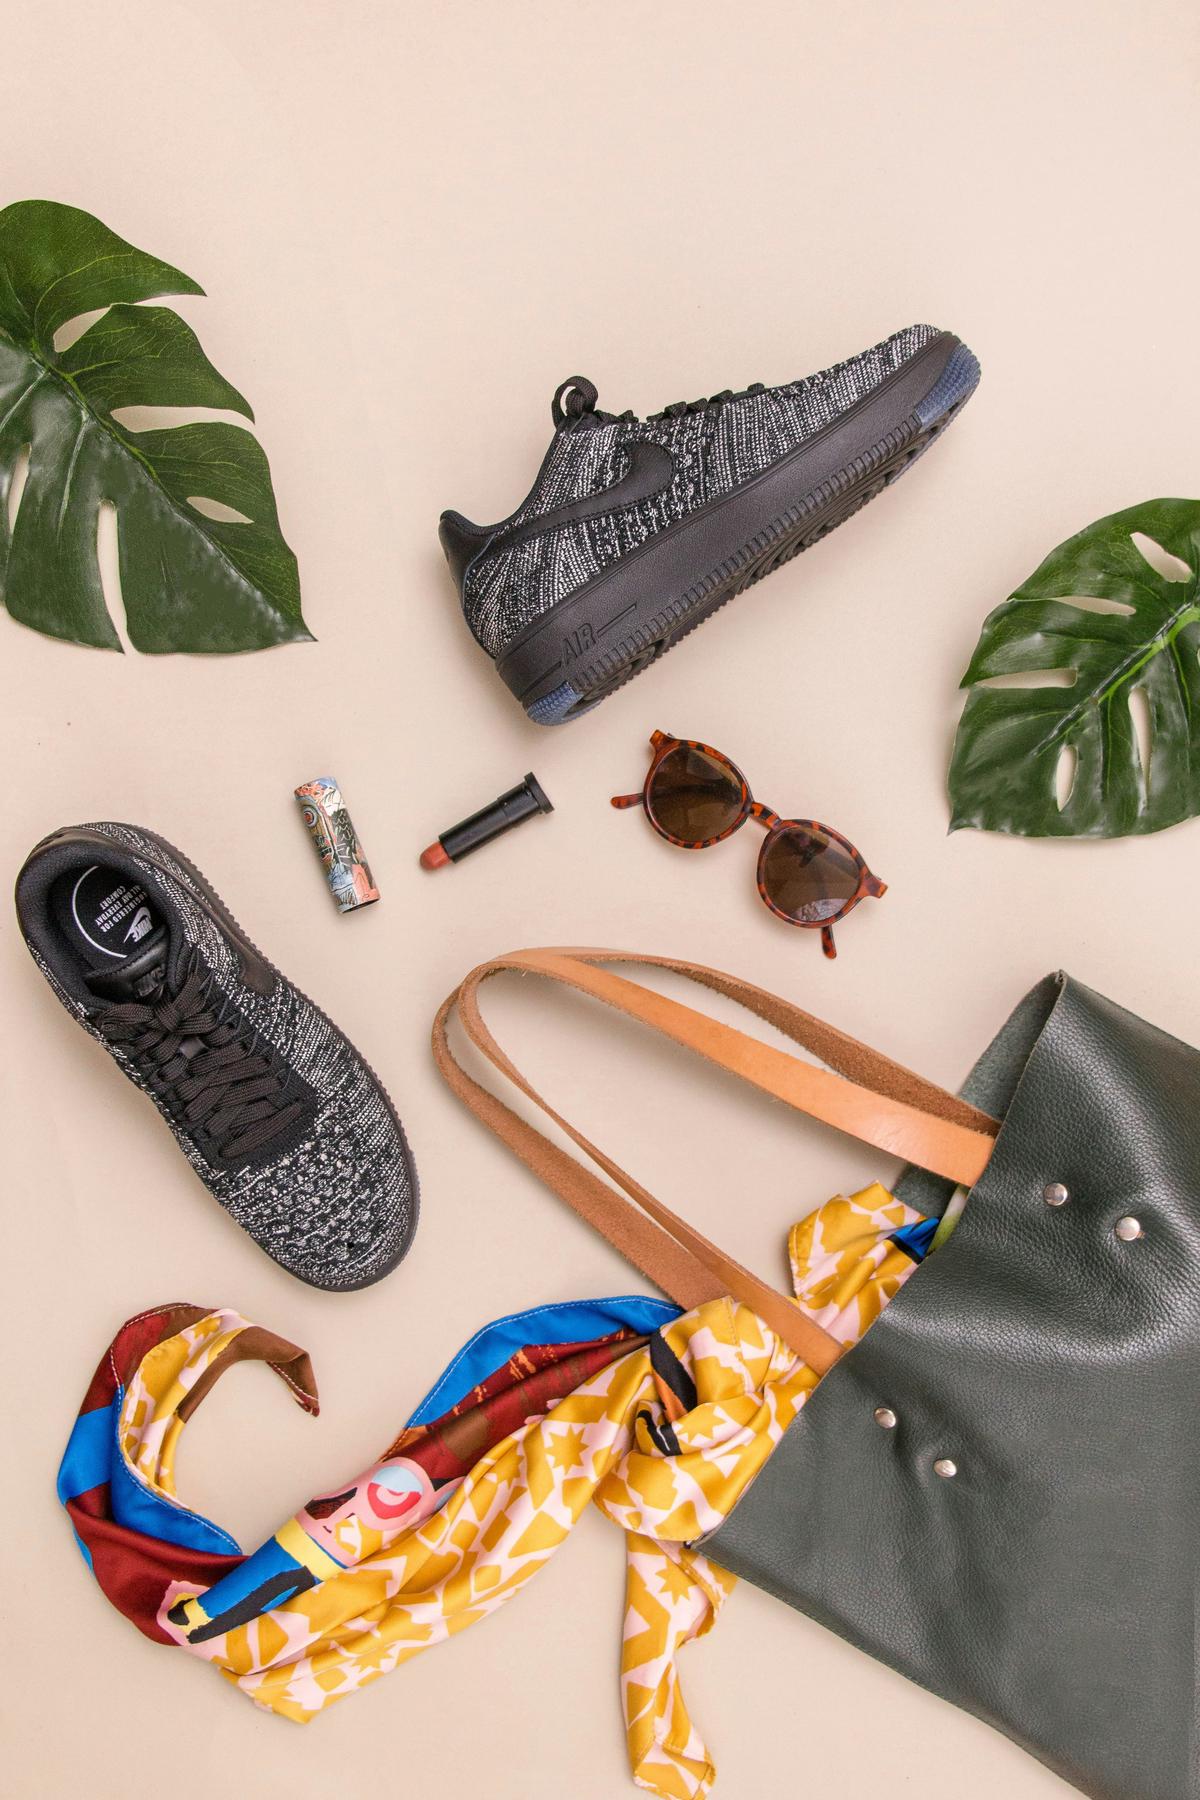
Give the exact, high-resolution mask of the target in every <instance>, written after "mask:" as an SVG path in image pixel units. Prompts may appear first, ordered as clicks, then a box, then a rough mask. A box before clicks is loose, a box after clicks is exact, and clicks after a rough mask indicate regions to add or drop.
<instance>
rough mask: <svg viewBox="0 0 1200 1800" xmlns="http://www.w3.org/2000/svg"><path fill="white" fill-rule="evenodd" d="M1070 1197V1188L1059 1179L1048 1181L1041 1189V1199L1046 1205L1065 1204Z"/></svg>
mask: <svg viewBox="0 0 1200 1800" xmlns="http://www.w3.org/2000/svg"><path fill="white" fill-rule="evenodd" d="M1070 1198H1071V1193H1070V1189H1069V1188H1067V1187H1065V1186H1064V1184H1063V1183H1062V1182H1061V1181H1048V1182H1047V1183H1046V1185H1045V1187H1044V1188H1043V1189H1042V1199H1043V1200H1044V1201H1045V1202H1046V1205H1047V1206H1065V1205H1066V1204H1067V1201H1068V1200H1069V1199H1070Z"/></svg>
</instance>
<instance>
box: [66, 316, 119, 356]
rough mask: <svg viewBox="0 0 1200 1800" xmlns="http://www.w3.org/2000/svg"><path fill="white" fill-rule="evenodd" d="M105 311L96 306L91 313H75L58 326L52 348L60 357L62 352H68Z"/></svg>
mask: <svg viewBox="0 0 1200 1800" xmlns="http://www.w3.org/2000/svg"><path fill="white" fill-rule="evenodd" d="M107 311H108V308H107V306H98V307H95V308H93V310H92V311H91V312H83V313H76V315H75V317H74V318H73V319H68V320H67V322H66V324H65V325H60V326H59V328H58V330H57V331H56V332H55V334H54V348H55V349H56V350H57V352H58V354H59V355H60V356H61V355H62V353H63V351H64V350H69V349H70V348H71V345H72V344H74V343H76V342H77V341H78V340H79V339H80V338H81V337H82V336H83V334H84V332H85V331H86V330H87V329H88V326H89V325H94V324H95V323H96V320H97V319H102V318H103V317H104V315H105V313H106V312H107Z"/></svg>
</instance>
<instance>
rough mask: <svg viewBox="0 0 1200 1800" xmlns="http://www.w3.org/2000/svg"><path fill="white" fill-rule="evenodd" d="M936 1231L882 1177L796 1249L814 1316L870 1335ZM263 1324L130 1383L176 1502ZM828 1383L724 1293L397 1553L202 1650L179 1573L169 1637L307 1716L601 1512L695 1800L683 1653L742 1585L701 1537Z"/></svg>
mask: <svg viewBox="0 0 1200 1800" xmlns="http://www.w3.org/2000/svg"><path fill="white" fill-rule="evenodd" d="M921 1224H922V1221H921V1220H920V1218H919V1215H918V1214H916V1213H914V1212H913V1211H912V1209H911V1208H909V1207H907V1206H905V1205H904V1204H903V1203H902V1202H900V1201H897V1200H895V1199H894V1198H893V1197H892V1195H891V1194H889V1193H888V1192H887V1190H886V1189H885V1188H883V1187H881V1186H880V1185H879V1184H878V1183H876V1184H874V1185H872V1186H871V1187H868V1188H865V1189H863V1191H862V1192H861V1193H858V1194H855V1195H854V1196H853V1197H852V1198H850V1199H844V1198H842V1197H840V1196H839V1197H838V1198H836V1199H833V1200H830V1201H829V1202H828V1203H827V1204H826V1205H824V1206H822V1207H820V1208H819V1209H818V1210H817V1211H816V1212H814V1213H812V1214H811V1215H810V1216H809V1217H808V1218H806V1219H804V1220H802V1221H801V1222H800V1223H799V1224H798V1225H796V1226H794V1227H793V1229H792V1232H791V1234H790V1237H789V1243H788V1248H789V1255H790V1260H791V1267H792V1278H793V1284H794V1289H795V1294H796V1299H797V1302H798V1304H799V1305H800V1306H802V1307H803V1308H804V1309H805V1310H806V1311H807V1312H809V1313H811V1315H812V1316H813V1317H814V1318H816V1319H817V1320H818V1321H819V1322H820V1323H821V1324H822V1325H823V1326H824V1327H825V1328H826V1329H827V1330H828V1331H830V1332H832V1333H833V1334H834V1335H835V1336H836V1337H837V1338H839V1339H840V1340H841V1341H842V1342H843V1343H846V1344H852V1343H855V1342H857V1340H858V1339H859V1337H860V1336H861V1335H862V1333H863V1332H864V1331H865V1330H866V1329H867V1327H868V1326H869V1325H870V1324H871V1323H872V1321H873V1320H874V1319H875V1318H876V1317H877V1316H878V1314H879V1312H880V1310H881V1309H882V1308H883V1307H884V1306H885V1305H886V1304H887V1302H888V1301H889V1300H890V1299H891V1297H892V1295H893V1294H894V1293H895V1292H896V1291H897V1289H898V1288H899V1287H900V1286H901V1284H902V1283H903V1282H904V1281H905V1280H906V1279H907V1278H908V1276H909V1275H910V1274H911V1273H912V1272H913V1270H914V1268H915V1267H916V1266H917V1261H918V1260H919V1257H915V1256H914V1255H913V1254H910V1252H909V1250H908V1249H907V1248H906V1247H905V1246H904V1244H903V1242H901V1243H897V1242H896V1241H894V1234H895V1233H897V1231H903V1230H904V1229H906V1228H907V1229H908V1230H912V1229H913V1228H920V1226H921ZM250 1329H252V1328H251V1327H249V1326H248V1325H247V1323H246V1321H245V1320H243V1319H241V1318H239V1317H238V1315H236V1314H233V1313H211V1314H209V1315H207V1316H206V1317H204V1318H201V1319H199V1320H197V1321H196V1322H195V1323H193V1324H191V1325H190V1326H188V1327H187V1328H186V1329H184V1330H182V1331H179V1332H178V1333H176V1334H175V1335H174V1336H171V1337H169V1338H167V1339H165V1340H164V1341H163V1342H161V1343H159V1344H158V1345H157V1346H156V1347H155V1348H154V1349H153V1350H152V1351H150V1353H149V1354H148V1355H146V1356H145V1357H144V1359H143V1360H142V1361H141V1363H140V1365H139V1366H138V1368H137V1370H136V1373H135V1374H134V1376H133V1378H132V1379H131V1380H130V1381H129V1383H128V1386H127V1387H126V1388H125V1390H124V1397H123V1401H122V1402H121V1404H120V1408H119V1420H118V1438H119V1445H120V1451H121V1455H122V1457H123V1459H124V1461H125V1463H126V1464H127V1465H128V1467H129V1468H130V1469H131V1470H132V1471H135V1472H136V1476H137V1478H138V1479H140V1481H141V1482H142V1483H143V1484H144V1486H145V1488H146V1489H147V1490H148V1491H149V1492H150V1493H152V1494H153V1495H155V1496H157V1497H158V1498H159V1499H160V1500H161V1501H165V1502H167V1503H169V1504H171V1505H173V1506H175V1507H179V1502H178V1501H177V1499H176V1497H175V1490H174V1482H173V1477H172V1465H173V1461H174V1457H175V1451H176V1447H177V1443H178V1438H179V1435H180V1431H181V1429H182V1425H183V1422H184V1417H185V1416H186V1414H187V1412H188V1411H190V1408H188V1407H186V1406H185V1407H184V1409H183V1412H182V1413H181V1411H180V1406H181V1402H183V1401H184V1400H185V1397H186V1396H187V1395H188V1394H189V1393H191V1392H192V1391H193V1390H195V1389H196V1388H197V1385H198V1384H200V1383H202V1381H203V1378H204V1375H205V1371H206V1370H207V1369H210V1367H211V1365H212V1364H213V1363H214V1361H215V1359H216V1358H217V1357H218V1356H221V1355H222V1354H227V1353H228V1350H229V1347H230V1345H231V1343H232V1342H233V1341H234V1340H235V1339H236V1338H237V1336H238V1334H239V1333H240V1332H243V1331H247V1330H250ZM656 1339H661V1340H662V1342H661V1344H658V1343H656ZM210 1378H211V1377H210ZM815 1385H816V1377H815V1376H814V1375H813V1373H812V1371H811V1370H810V1369H809V1368H808V1367H807V1366H806V1365H805V1364H803V1363H801V1362H798V1361H797V1359H796V1356H795V1353H794V1352H793V1351H791V1350H789V1349H788V1348H787V1347H786V1346H785V1345H783V1344H782V1343H781V1342H780V1341H779V1339H778V1338H776V1337H775V1335H774V1334H773V1333H772V1332H771V1331H770V1330H769V1329H768V1327H767V1326H766V1325H764V1324H763V1322H762V1321H761V1320H760V1319H759V1318H758V1317H757V1316H756V1314H755V1313H753V1312H752V1311H751V1310H750V1309H749V1308H748V1307H746V1306H742V1305H740V1304H737V1303H735V1302H733V1301H728V1300H725V1301H711V1302H709V1303H708V1304H706V1305H704V1306H700V1307H697V1308H696V1309H695V1310H694V1311H693V1312H690V1313H685V1314H683V1315H682V1316H680V1317H678V1318H677V1319H675V1320H674V1321H673V1322H672V1323H670V1324H668V1325H665V1326H664V1327H663V1328H662V1330H661V1332H658V1333H655V1334H652V1335H651V1337H650V1338H649V1340H648V1342H643V1343H642V1344H641V1345H640V1347H638V1348H637V1349H635V1350H632V1351H630V1352H628V1353H625V1354H622V1355H619V1356H617V1357H616V1359H615V1360H613V1361H612V1362H611V1363H610V1364H609V1365H608V1366H607V1367H604V1368H602V1369H601V1370H600V1371H599V1373H597V1374H595V1375H594V1376H593V1377H591V1378H590V1379H588V1380H585V1381H584V1382H583V1383H582V1384H581V1385H580V1386H578V1387H576V1388H575V1389H574V1391H572V1392H570V1393H569V1394H567V1396H566V1397H565V1398H562V1399H559V1400H557V1401H556V1402H555V1403H554V1404H553V1405H552V1406H551V1407H550V1408H549V1410H548V1411H546V1412H545V1413H544V1415H542V1416H541V1417H538V1418H535V1419H532V1420H530V1421H528V1422H527V1423H525V1424H523V1425H521V1426H520V1427H519V1428H518V1429H516V1430H514V1431H512V1432H511V1433H510V1434H509V1435H508V1436H506V1437H505V1438H504V1439H503V1440H502V1441H501V1442H499V1443H496V1444H495V1445H494V1446H493V1447H491V1448H490V1449H488V1450H487V1451H486V1453H485V1454H483V1455H482V1456H481V1457H480V1458H479V1460H478V1461H477V1462H475V1463H474V1465H473V1466H472V1467H471V1468H470V1471H469V1473H468V1474H467V1475H466V1477H465V1479H463V1480H462V1481H461V1483H460V1484H459V1485H458V1486H457V1487H455V1488H454V1491H453V1492H452V1494H451V1497H450V1498H449V1500H448V1501H447V1502H446V1503H445V1504H444V1505H443V1506H442V1507H441V1510H439V1511H435V1512H433V1513H432V1515H431V1516H428V1517H425V1518H424V1519H422V1521H421V1522H420V1523H419V1524H416V1525H414V1526H413V1527H412V1528H411V1529H409V1530H407V1531H405V1532H402V1533H401V1534H400V1535H399V1536H397V1537H394V1538H392V1539H390V1541H389V1540H388V1538H387V1537H381V1538H380V1539H379V1541H378V1543H376V1544H372V1543H371V1542H363V1543H360V1544H358V1545H356V1547H355V1548H356V1550H357V1551H361V1555H359V1556H358V1559H357V1560H356V1561H355V1562H354V1563H353V1565H352V1566H349V1567H345V1568H343V1567H340V1566H338V1565H336V1564H331V1565H330V1569H329V1570H328V1571H326V1570H324V1569H322V1570H321V1575H322V1577H323V1578H322V1579H321V1580H320V1581H319V1583H318V1584H317V1585H314V1586H313V1587H312V1588H311V1589H309V1590H308V1591H306V1592H301V1593H298V1594H296V1595H295V1596H294V1597H292V1598H290V1599H287V1600H286V1601H284V1602H283V1603H282V1604H280V1605H277V1606H275V1607H274V1608H272V1609H270V1610H267V1611H264V1612H262V1613H260V1614H259V1615H258V1616H257V1617H255V1618H253V1619H251V1620H249V1621H248V1622H247V1623H245V1624H243V1625H239V1626H237V1627H236V1628H233V1629H230V1630H227V1631H224V1632H223V1633H222V1634H221V1635H219V1636H214V1637H210V1638H209V1639H208V1640H207V1641H204V1642H189V1641H188V1639H187V1637H186V1635H185V1634H184V1632H183V1631H182V1629H181V1628H180V1627H179V1625H178V1624H177V1623H175V1622H173V1621H172V1618H171V1616H170V1615H171V1613H172V1609H174V1612H175V1618H176V1619H178V1618H179V1617H180V1616H181V1613H180V1606H179V1602H180V1601H181V1599H183V1600H184V1601H185V1603H186V1605H193V1604H195V1602H194V1601H192V1600H190V1599H188V1598H187V1597H188V1596H189V1595H191V1596H194V1595H195V1594H196V1591H197V1590H196V1585H195V1584H194V1583H193V1584H191V1585H190V1586H188V1587H185V1586H184V1585H183V1584H181V1583H179V1582H177V1581H176V1582H172V1583H170V1584H169V1585H168V1587H167V1591H166V1593H165V1594H164V1596H163V1599H162V1602H161V1605H160V1606H159V1608H158V1612H157V1618H156V1621H155V1623H156V1626H157V1628H158V1629H157V1633H156V1635H159V1634H160V1635H161V1636H162V1637H165V1638H166V1639H168V1640H170V1641H173V1642H177V1643H180V1644H181V1645H183V1647H185V1648H187V1649H188V1650H190V1651H191V1653H192V1654H193V1655H197V1656H201V1657H203V1658H205V1659H206V1660H207V1661H209V1662H212V1663H215V1664H216V1666H217V1667H218V1668H219V1669H220V1671H221V1673H222V1674H223V1675H224V1676H225V1677H226V1678H227V1679H228V1680H229V1681H231V1682H233V1683H235V1684H236V1685H237V1686H238V1687H239V1688H241V1689H242V1691H243V1692H244V1693H246V1694H248V1695H249V1696H250V1697H251V1699H253V1700H254V1701H255V1702H256V1703H257V1704H258V1705H259V1706H262V1707H265V1708H268V1709H269V1710H270V1711H272V1712H276V1713H281V1714H283V1715H284V1716H285V1717H286V1718H289V1719H293V1720H296V1721H298V1722H300V1723H305V1722H307V1721H308V1720H310V1719H312V1718H313V1717H315V1715H316V1714H317V1713H319V1712H320V1711H321V1710H322V1709H323V1708H324V1707H326V1706H328V1705H329V1704H330V1703H331V1702H332V1701H334V1700H339V1699H341V1698H342V1696H343V1695H345V1694H349V1693H353V1692H354V1691H355V1690H356V1689H358V1688H360V1687H363V1686H364V1685H365V1684H366V1683H367V1682H369V1681H373V1680H374V1679H375V1678H376V1677H377V1676H379V1675H383V1674H385V1673H387V1671H388V1670H390V1669H393V1668H395V1667H396V1666H397V1665H398V1664H399V1663H402V1662H405V1661H407V1660H408V1659H409V1658H410V1657H413V1656H416V1655H418V1654H419V1653H420V1652H421V1651H423V1650H427V1649H428V1648H429V1647H430V1646H431V1645H433V1644H437V1643H440V1642H441V1641H442V1640H443V1639H445V1638H448V1637H451V1636H452V1635H453V1634H454V1633H455V1632H458V1631H463V1630H465V1629H466V1628H467V1627H468V1626H469V1625H474V1624H475V1623H476V1622H477V1621H478V1620H480V1619H483V1618H485V1617H486V1616H487V1615H488V1614H489V1613H492V1612H495V1611H496V1610H497V1609H498V1608H499V1607H500V1606H502V1605H503V1604H504V1603H505V1601H507V1600H509V1599H511V1598H512V1597H513V1595H514V1594H516V1592H517V1591H518V1590H519V1589H520V1588H521V1587H522V1586H523V1585H524V1583H525V1582H526V1581H528V1580H529V1578H530V1577H531V1576H532V1575H534V1574H536V1573H537V1571H538V1570H539V1569H540V1568H541V1567H542V1566H543V1564H545V1563H546V1562H547V1561H548V1560H549V1558H550V1557H551V1556H552V1555H553V1554H554V1552H555V1551H556V1550H557V1549H558V1547H559V1545H560V1544H562V1543H563V1542H564V1541H565V1539H566V1538H567V1537H568V1536H569V1535H570V1532H571V1528H572V1527H573V1525H574V1524H575V1523H576V1521H577V1520H578V1519H579V1517H580V1515H581V1513H582V1512H583V1510H584V1508H585V1507H586V1506H587V1505H588V1504H589V1502H590V1503H592V1504H594V1505H596V1506H597V1507H599V1509H600V1511H601V1512H602V1513H603V1514H604V1515H605V1516H606V1517H607V1518H609V1519H611V1520H612V1521H613V1523H614V1524H616V1525H619V1526H620V1527H621V1529H622V1530H623V1531H624V1532H625V1534H626V1549H627V1565H626V1581H625V1619H624V1629H623V1634H622V1644H621V1700H622V1706H623V1710H624V1715H625V1730H626V1736H627V1740H628V1749H629V1761H630V1766H631V1769H632V1772H633V1776H634V1779H635V1781H636V1782H637V1783H638V1785H639V1786H641V1787H643V1788H646V1789H648V1790H649V1791H650V1792H651V1793H654V1794H658V1795H661V1796H663V1797H664V1800H696V1797H698V1796H703V1795H705V1794H707V1792H708V1791H709V1788H710V1787H711V1785H712V1782H713V1779H714V1773H715V1771H714V1768H713V1763H712V1759H711V1757H710V1755H709V1753H708V1750H707V1748H706V1746H705V1744H704V1741H703V1739H702V1738H701V1737H700V1736H699V1734H698V1733H697V1731H696V1729H695V1727H694V1725H693V1724H692V1721H691V1718H690V1715H689V1713H688V1710H687V1707H686V1705H685V1703H684V1699H683V1694H682V1691H681V1688H680V1682H679V1674H678V1668H677V1657H678V1651H679V1648H680V1646H681V1645H682V1644H684V1643H686V1642H688V1641H689V1640H690V1639H692V1638H697V1637H700V1636H702V1635H703V1634H704V1633H705V1632H706V1631H707V1630H708V1629H709V1628H710V1626H711V1625H712V1623H713V1621H714V1619H715V1617H716V1615H717V1612H718V1611H719V1609H720V1607H721V1606H722V1604H723V1603H724V1601H725V1598H726V1596H727V1595H728V1594H729V1593H730V1592H731V1590H732V1589H733V1587H734V1585H735V1580H734V1577H733V1576H732V1575H729V1574H727V1573H726V1572H725V1571H724V1570H722V1569H719V1568H718V1567H717V1566H716V1565H715V1564H713V1563H712V1562H710V1561H709V1559H708V1558H707V1557H706V1556H705V1555H704V1554H703V1552H702V1551H701V1550H700V1549H696V1548H692V1547H691V1546H692V1545H694V1544H695V1543H696V1542H697V1541H698V1540H701V1539H703V1537H704V1535H705V1533H707V1532H710V1531H712V1530H714V1529H715V1528H716V1526H718V1525H719V1524H720V1523H721V1521H722V1520H723V1519H724V1518H725V1517H726V1516H727V1514H728V1513H729V1512H730V1510H731V1509H732V1507H733V1506H734V1505H735V1504H736V1502H737V1500H738V1499H739V1497H740V1496H741V1495H742V1494H743V1493H744V1492H745V1490H746V1488H747V1487H748V1485H749V1484H750V1482H751V1481H753V1479H754V1477H755V1475H756V1474H757V1473H758V1471H759V1470H760V1469H761V1468H762V1466H763V1464H764V1463H765V1462H766V1460H767V1458H768V1456H769V1455H770V1453H771V1451H772V1449H773V1448H774V1446H775V1445H776V1444H777V1443H778V1442H779V1439H780V1438H781V1436H782V1435H783V1433H784V1432H785V1431H786V1430H787V1428H788V1426H789V1425H790V1424H791V1422H792V1420H793V1419H794V1418H795V1416H796V1414H797V1413H798V1411H799V1409H800V1408H801V1407H802V1406H803V1404H804V1402H805V1400H806V1399H807V1398H808V1395H809V1394H810V1392H811V1391H812V1389H813V1388H814V1387H815ZM180 1511H181V1512H183V1511H184V1509H182V1508H180ZM189 1516H190V1515H189ZM288 1529H289V1528H288V1527H285V1528H284V1532H287V1530H288ZM280 1535H282V1534H280ZM216 1548H220V1546H216ZM214 1560H215V1559H214ZM185 1609H186V1606H185Z"/></svg>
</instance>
